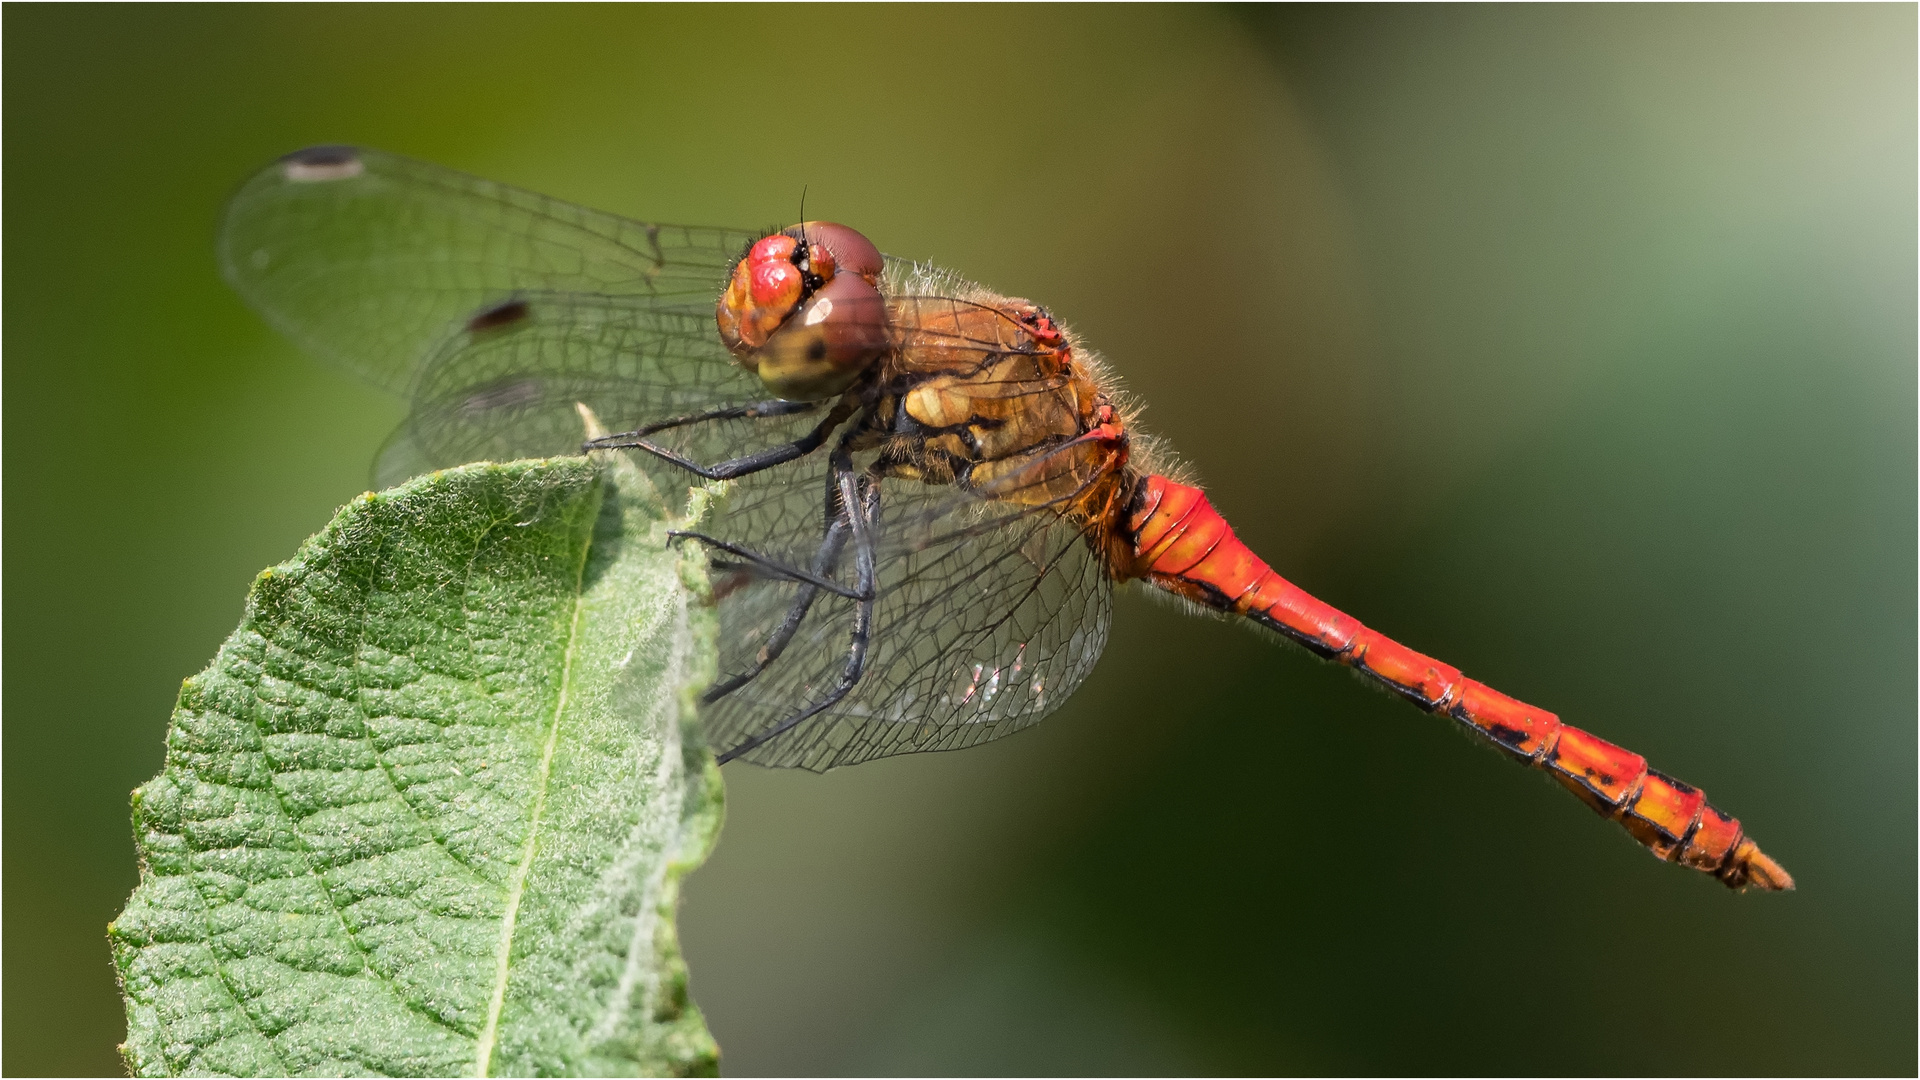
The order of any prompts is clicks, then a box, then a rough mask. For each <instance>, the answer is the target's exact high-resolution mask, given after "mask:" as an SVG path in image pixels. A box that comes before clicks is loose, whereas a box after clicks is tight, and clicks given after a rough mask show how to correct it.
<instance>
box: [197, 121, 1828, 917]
mask: <svg viewBox="0 0 1920 1080" xmlns="http://www.w3.org/2000/svg"><path fill="white" fill-rule="evenodd" d="M218 246H219V258H220V263H221V267H222V271H223V273H224V275H225V277H226V280H227V281H228V282H229V283H230V284H231V285H232V286H233V288H234V289H236V290H237V291H238V292H239V293H240V295H241V296H243V297H244V298H245V299H246V300H247V301H248V302H249V303H251V304H252V305H253V306H254V307H255V308H256V309H257V310H258V311H259V312H260V313H261V314H262V315H263V316H264V317H265V319H266V320H267V322H268V323H270V324H271V325H272V326H274V327H275V328H277V329H278V330H279V331H280V332H281V333H283V334H284V335H286V336H287V337H289V338H291V339H292V340H293V341H295V342H296V343H298V344H299V345H300V346H302V347H303V348H304V349H306V350H307V351H309V352H311V353H312V354H314V355H315V356H317V357H319V358H320V359H322V360H324V361H327V362H330V363H332V364H334V365H337V366H338V367H340V368H343V369H345V370H346V371H348V372H350V373H352V374H354V375H357V376H359V377H361V378H362V379H365V380H367V381H369V382H371V383H373V384H375V385H377V386H379V387H382V388H385V389H387V390H389V391H391V392H393V393H396V394H399V395H402V396H404V397H405V399H406V400H407V401H408V403H409V411H408V414H407V417H406V419H405V420H404V421H403V422H402V424H401V425H400V427H399V428H398V429H397V430H396V431H395V432H394V433H393V434H392V436H391V437H389V439H388V440H387V442H386V444H385V446H384V447H383V448H382V449H381V451H380V454H379V457H378V459H377V463H376V465H375V469H374V476H375V481H376V483H377V484H380V485H381V486H386V485H388V484H391V483H394V482H398V481H400V480H403V479H406V478H408V477H411V476H415V475H419V474H422V473H426V472H429V471H432V470H434V469H439V468H445V467H450V466H455V465H459V464H463V463H467V462H474V461H482V460H509V459H515V458H526V457H540V456H552V455H562V454H578V453H582V452H587V451H603V450H624V451H627V452H628V453H629V455H630V456H631V457H632V458H634V459H635V460H637V461H638V462H639V463H640V464H641V465H642V466H643V467H644V468H645V469H646V470H647V472H648V475H649V476H650V478H652V479H653V481H654V482H655V483H656V485H658V486H659V488H660V490H661V491H663V492H666V491H672V490H675V488H676V487H677V488H678V489H680V490H688V489H690V488H691V487H692V486H693V485H698V484H709V483H714V482H724V483H725V487H726V489H727V491H726V496H725V498H724V499H722V500H719V505H720V509H719V510H718V511H717V512H716V513H715V514H713V515H711V516H710V517H709V518H707V519H706V520H704V521H703V522H702V523H701V526H700V529H699V530H698V531H691V530H689V531H686V532H683V533H680V534H678V535H677V536H676V537H675V539H674V542H683V543H696V544H701V545H704V546H705V547H706V549H707V551H708V554H709V556H710V557H711V563H710V567H711V573H712V587H713V596H714V601H715V605H716V608H717V611H718V617H719V622H720V643H719V644H720V654H721V655H720V667H719V676H718V678H717V679H716V681H715V682H714V684H713V685H712V686H711V687H710V688H709V689H707V690H706V692H705V694H704V695H703V697H702V699H701V721H702V726H703V728H704V730H705V732H706V738H707V740H708V742H709V744H710V745H711V746H713V747H714V748H715V749H716V750H717V751H718V754H717V757H718V759H719V760H720V761H721V762H723V763H724V762H727V761H732V760H736V759H737V760H743V761H748V762H753V763H757V764H760V765H766V766H789V767H799V768H804V769H811V770H816V771H824V770H827V769H830V768H835V767H838V766H844V765H852V764H855V763H858V762H863V761H867V760H871V759H874V758H879V757H885V756H888V755H894V754H904V753H912V752H919V751H933V750H951V749H958V748H961V747H966V746H972V745H975V744H978V743H982V742H986V741H988V740H990V739H996V738H999V737H1001V736H1004V735H1008V734H1011V733H1012V732H1015V731H1019V730H1021V729H1023V728H1026V727H1028V726H1030V725H1032V724H1034V723H1035V722H1037V721H1039V720H1040V719H1041V718H1042V717H1044V716H1046V715H1047V714H1048V713H1050V712H1052V711H1053V710H1055V709H1056V708H1058V707H1059V706H1060V705H1061V703H1062V702H1064V701H1065V700H1066V699H1067V698H1068V696H1069V695H1071V694H1072V693H1073V691H1074V689H1075V688H1076V687H1078V686H1079V685H1080V683H1081V682H1082V681H1083V680H1084V679H1085V678H1086V677H1087V675H1088V673H1089V672H1090V671H1091V669H1092V668H1093V666H1094V662H1095V660H1096V659H1097V658H1098V657H1099V655H1100V652H1101V649H1102V648H1103V646H1104V645H1105V643H1106V637H1107V630H1108V625H1109V621H1110V617H1111V606H1112V596H1113V590H1114V588H1115V587H1116V586H1118V585H1121V584H1125V583H1129V582H1134V583H1139V584H1141V585H1144V586H1145V587H1148V588H1152V589H1158V590H1162V591H1165V592H1167V593H1171V594H1173V595H1174V596H1177V597H1179V598H1181V599H1183V600H1185V601H1186V602H1188V603H1189V604H1191V605H1193V606H1195V607H1197V608H1200V609H1205V610H1206V611H1209V612H1215V613H1221V614H1225V615H1228V616H1235V617H1238V618H1241V619H1244V620H1246V621H1247V622H1249V623H1251V624H1253V625H1255V626H1257V627H1260V628H1262V629H1263V630H1265V631H1269V632H1271V633H1272V634H1274V635H1277V636H1278V637H1279V638H1281V639H1284V640H1285V641H1289V642H1292V643H1295V644H1297V645H1300V646H1304V647H1305V648H1306V649H1307V650H1308V651H1310V652H1312V653H1313V654H1315V655H1317V656H1320V657H1323V658H1325V659H1327V660H1330V661H1333V662H1336V663H1339V664H1343V665H1346V666H1348V667H1350V668H1352V669H1353V670H1354V671H1356V672H1358V673H1359V674H1360V675H1362V676H1364V677H1365V678H1367V679H1370V680H1372V681H1374V682H1376V683H1378V684H1380V685H1382V686H1384V687H1386V688H1387V689H1388V690H1391V691H1392V692H1394V693H1395V694H1396V695H1398V696H1399V697H1401V698H1404V699H1405V700H1406V701H1408V702H1409V703H1411V704H1412V705H1414V706H1415V707H1417V708H1420V709H1422V710H1425V711H1426V712H1429V713H1433V714H1436V715H1439V716H1442V717H1445V718H1448V719H1450V720H1452V721H1453V722H1454V723H1455V724H1456V725H1458V726H1459V727H1460V728H1461V729H1462V730H1464V731H1466V732H1469V733H1471V734H1472V735H1474V736H1476V737H1478V738H1480V739H1482V740H1484V741H1485V742H1487V743H1488V744H1490V745H1492V746H1493V747H1496V748H1497V749H1498V750H1499V751H1500V752H1501V753H1503V754H1504V755H1506V756H1508V757H1510V758H1512V759H1513V760H1515V761H1517V762H1519V763H1521V764H1523V765H1526V766H1530V767H1532V768H1536V769H1540V770H1543V771H1544V772H1546V773H1547V774H1549V775H1550V776H1552V777H1553V778H1554V779H1555V780H1557V781H1559V783H1560V784H1562V785H1563V786H1565V787H1566V788H1567V789H1568V790H1569V791H1571V792H1572V793H1573V794H1574V795H1575V796H1577V797H1578V798H1580V799H1581V800H1582V801H1583V802H1585V803H1586V804H1587V805H1588V806H1590V807H1591V808H1593V809H1594V810H1595V811H1597V812H1598V813H1599V814H1601V815H1602V816H1603V817H1606V818H1609V819H1611V820H1613V821H1616V822H1618V823H1619V824H1620V825H1621V826H1622V827H1624V828H1625V830H1626V832H1627V833H1628V834H1629V835H1630V836H1632V838H1633V839H1634V840H1636V841H1638V842H1639V843H1640V844H1641V845H1643V846H1644V847H1646V848H1647V849H1648V850H1649V851H1651V852H1652V853H1653V854H1654V855H1655V856H1657V857H1659V858H1661V859H1663V860H1665V861H1667V862H1672V863H1678V864H1680V865H1682V866H1687V867H1691V868H1693V869H1696V870H1700V871H1703V872H1705V873H1708V874H1711V875H1713V876H1714V877H1715V878H1717V879H1718V880H1720V881H1721V882H1723V883H1725V884H1726V885H1728V886H1730V887H1733V888H1743V887H1747V886H1752V887H1757V888H1760V889H1764V890H1782V889H1790V888H1792V887H1793V879H1792V877H1791V876H1790V875H1789V874H1788V873H1787V872H1786V870H1785V869H1784V868H1783V867H1781V866H1780V865H1779V864H1778V863H1777V862H1775V861H1774V860H1773V859H1772V858H1770V857H1768V856H1767V855H1765V854H1763V853H1762V852H1761V851H1760V849H1759V847H1758V846H1757V845H1756V844H1755V843H1754V841H1753V840H1752V839H1751V838H1749V837H1747V836H1746V835H1745V833H1744V830H1743V829H1742V828H1741V825H1740V822H1739V821H1738V820H1737V819H1736V818H1734V817H1732V816H1730V815H1728V814H1726V813H1724V812H1722V811H1721V810H1719V809H1718V808H1717V807H1715V806H1714V805H1713V804H1712V803H1710V802H1708V801H1707V798H1706V796H1705V794H1704V793H1703V792H1702V791H1701V790H1700V789H1698V788H1696V787H1693V786H1691V785H1689V784H1686V783H1683V782H1681V781H1680V780H1677V779H1675V778H1673V777H1671V776H1669V775H1667V774H1666V773H1663V772H1660V771H1658V770H1656V769H1653V768H1651V767H1649V766H1648V764H1647V761H1646V759H1645V758H1644V757H1642V756H1641V755H1639V754H1636V753H1633V752H1632V751H1630V750H1627V749H1624V748H1622V747H1619V746H1616V745H1614V744H1612V743H1610V742H1607V741H1605V740H1603V739H1601V738H1599V737H1597V736H1594V735H1591V734H1589V733H1587V732H1586V731H1583V730H1581V729H1579V728H1576V727H1573V726H1571V725H1568V724H1565V723H1563V722H1562V721H1561V720H1560V719H1559V717H1557V716H1556V715H1555V714H1553V713H1551V712H1548V711H1546V710H1544V709H1541V708H1538V707H1536V706H1533V705H1529V704H1526V703H1524V702H1521V701H1519V700H1517V699H1515V698H1512V697H1508V696H1507V695H1505V694H1502V693H1500V692H1499V691H1497V690H1494V689H1492V688H1491V687H1489V686H1487V685H1486V684H1484V683H1481V682H1479V681H1476V680H1474V679H1471V678H1468V677H1466V676H1465V675H1463V674H1462V673H1461V672H1460V670H1459V669H1458V668H1455V667H1452V666H1450V665H1448V664H1445V663H1442V662H1441V661H1439V660H1436V659H1433V658H1432V657H1429V656H1426V655H1424V654H1422V653H1419V652H1417V651H1415V650H1414V649H1412V648H1409V647H1408V646H1406V645H1402V644H1400V643H1399V642H1396V641H1394V640H1392V639H1390V638H1387V637H1385V636H1383V635H1382V634H1380V633H1379V632H1377V631H1375V630H1373V629H1371V628H1369V627H1367V626H1364V625H1362V624H1361V623H1360V622H1359V621H1358V620H1356V619H1354V618H1353V617H1351V616H1349V615H1347V614H1344V613H1342V612H1340V611H1338V610H1335V609H1334V608H1333V607H1331V606H1329V605H1328V604H1326V603H1323V602H1321V601H1320V600H1317V599H1315V598H1314V597H1312V596H1310V595H1308V594H1307V593H1306V592H1305V591H1303V590H1302V589H1301V588H1300V587H1299V586H1297V585H1294V584H1293V583H1291V582H1289V581H1287V580H1286V579H1284V578H1282V577H1281V576H1280V575H1279V574H1277V573H1275V572H1274V570H1273V569H1272V568H1271V567H1269V566H1268V565H1267V564H1266V563H1265V562H1263V561H1262V560H1261V559H1260V558H1259V557H1258V556H1257V555H1255V554H1254V553H1253V552H1252V551H1251V550H1250V549H1249V548H1248V547H1247V546H1246V545H1245V544H1244V543H1242V542H1241V540H1240V539H1239V538H1238V537H1237V536H1236V535H1235V534H1234V531H1233V529H1232V527H1231V526H1229V525H1228V524H1227V522H1226V520H1225V519H1224V518H1223V517H1221V515H1220V514H1219V512H1218V511H1216V510H1215V509H1214V507H1213V505H1212V504H1211V502H1210V501H1209V500H1208V498H1207V496H1206V494H1205V493H1204V492H1203V491H1201V489H1200V488H1198V487H1197V486H1195V485H1193V484H1190V483H1186V482H1183V481H1182V480H1181V479H1180V478H1179V477H1180V476H1181V473H1180V469H1179V466H1178V464H1177V463H1176V462H1175V460H1174V459H1173V458H1172V456H1171V454H1170V453H1169V452H1168V451H1167V449H1166V448H1165V446H1164V444H1163V443H1161V442H1159V441H1158V440H1155V439H1153V438H1151V437H1149V436H1147V435H1146V434H1144V433H1143V432H1142V431H1141V430H1140V429H1139V426H1138V424H1137V422H1136V420H1135V416H1136V412H1137V410H1136V409H1135V408H1134V406H1133V404H1132V402H1131V401H1130V399H1128V398H1127V397H1126V395H1125V394H1124V393H1123V392H1122V390H1121V389H1120V387H1119V384H1118V382H1117V380H1116V379H1115V378H1114V377H1113V376H1112V375H1111V374H1110V373H1109V372H1108V370H1107V367H1106V364H1105V362H1104V360H1103V359H1102V357H1101V356H1100V354H1098V353H1097V352H1095V351H1094V350H1093V349H1092V348H1091V347H1090V346H1089V345H1088V344H1087V343H1086V342H1085V341H1083V340H1082V339H1081V338H1080V337H1079V336H1078V335H1076V334H1075V333H1074V332H1073V331H1072V330H1071V329H1070V328H1068V327H1067V326H1066V325H1065V324H1064V323H1062V322H1060V321H1058V320H1056V319H1055V318H1054V316H1053V315H1052V313H1050V312H1049V311H1048V310H1047V309H1046V308H1044V307H1041V306H1040V305H1037V304H1035V303H1033V302H1031V301H1029V300H1026V299H1022V298H1018V297H1010V296H1004V295H1001V294H999V293H996V292H993V291H992V290H990V289H987V288H985V287H983V286H981V285H979V284H976V283H974V282H971V281H968V280H966V279H964V278H962V277H960V276H959V275H957V274H954V273H952V272H950V271H947V270H943V269H941V268H939V267H937V266H934V265H931V264H928V263H923V262H918V261H914V260H907V259H900V258H895V257H892V256H887V255H883V254H882V253H881V252H880V251H879V249H878V248H877V247H875V246H874V244H873V243H872V242H871V241H869V240H868V239H867V238H866V237H865V236H863V235H861V234H860V233H859V232H858V231H856V230H855V229H853V228H850V227H848V226H845V225H839V224H834V223H830V222H803V223H801V224H799V225H795V226H792V227H789V228H784V229H765V230H740V229H721V228H701V227H689V226H679V225H665V224H657V223H650V222H642V221H635V220H631V219H627V218H623V217H619V216H616V215H613V214H608V213H603V212H600V211H596V210H591V209H587V208H584V207H580V206H575V205H572V204H569V203H566V202H562V201H560V200H558V199H553V198H549V197H546V196H542V195H538V194H534V193H531V192H528V191H524V190H520V189H517V188H514V187H510V186H507V185H505V184H500V183H495V182H492V181H489V180H484V179H480V178H477V177H473V176H469V175H466V174H463V173H460V172H456V171H453V170H450V169H446V168H442V167H439V166H436V165H432V164H428V163H425V162H421V161H416V160H412V159H409V158H405V157H401V156H398V155H394V154H389V153H384V152H380V151H375V150H370V149H362V148H354V147H340V146H322V147H313V148H309V149H306V150H301V151H298V152H296V153H293V154H290V155H288V156H286V157H284V158H282V159H280V160H278V161H276V162H274V163H272V164H271V165H269V166H267V167H266V168H265V169H263V170H262V171H261V172H259V173H258V174H257V175H255V176H254V177H253V178H252V179H251V180H249V181H248V182H247V183H246V184H245V185H244V186H242V187H241V189H240V190H239V191H238V192H237V193H236V194H235V195H234V197H233V198H232V200H231V202H230V203H229V205H228V207H227V209H226V211H225V216H224V220H223V223H222V228H221V232H220V237H219V242H218ZM583 407H584V409H586V410H589V411H590V412H591V413H592V414H594V415H597V416H599V417H602V418H605V419H606V421H607V423H608V424H609V425H618V426H620V427H622V428H623V429H624V430H622V431H621V432H619V433H615V434H606V435H602V436H600V437H596V438H592V439H585V437H584V436H583V434H582V426H581V416H582V415H583V412H582V409H583Z"/></svg>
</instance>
